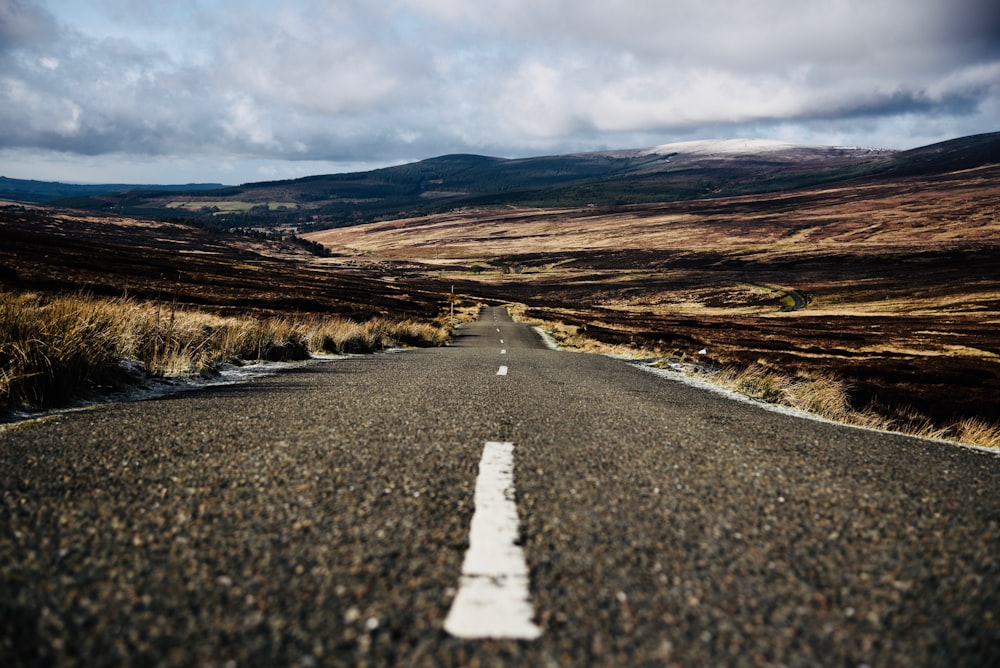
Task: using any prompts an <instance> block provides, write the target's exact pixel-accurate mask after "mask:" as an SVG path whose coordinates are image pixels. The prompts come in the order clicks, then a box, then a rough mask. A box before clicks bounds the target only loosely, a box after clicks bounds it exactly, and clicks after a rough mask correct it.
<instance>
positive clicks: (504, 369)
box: [497, 365, 507, 376]
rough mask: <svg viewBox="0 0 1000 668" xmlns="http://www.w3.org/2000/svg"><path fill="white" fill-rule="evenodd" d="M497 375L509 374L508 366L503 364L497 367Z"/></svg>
mask: <svg viewBox="0 0 1000 668" xmlns="http://www.w3.org/2000/svg"><path fill="white" fill-rule="evenodd" d="M497 375H498V376H506V375H507V367H505V366H503V365H501V366H500V368H499V369H497Z"/></svg>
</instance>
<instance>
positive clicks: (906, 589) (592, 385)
mask: <svg viewBox="0 0 1000 668" xmlns="http://www.w3.org/2000/svg"><path fill="white" fill-rule="evenodd" d="M502 369H503V370H505V371H506V373H505V374H503V375H502V373H501V371H502ZM487 444H494V445H492V446H489V447H488V446H487ZM508 446H509V447H508ZM491 448H492V450H491ZM487 450H490V451H491V452H493V455H489V453H488V452H487ZM506 451H509V452H511V453H512V457H513V472H512V479H510V480H508V481H507V482H503V480H504V478H503V475H504V474H503V466H504V465H503V464H502V463H500V464H497V465H496V466H495V467H494V468H495V469H496V470H497V471H500V473H497V474H496V475H497V476H498V477H497V478H496V479H495V480H493V482H492V483H491V482H490V480H488V478H489V475H488V474H487V473H485V471H486V469H487V468H488V466H487V464H486V459H488V457H489V456H497V457H500V456H502V455H503V452H506ZM487 455H488V456H487ZM481 460H482V461H483V462H484V463H483V467H482V468H483V471H484V472H483V473H482V474H481V471H480V468H481V467H480V462H481ZM490 466H493V465H490ZM508 469H509V467H508ZM491 470H492V469H491ZM0 476H2V477H0V484H2V503H3V514H2V519H0V525H2V531H0V665H4V666H17V665H53V664H54V665H79V666H100V665H122V664H132V665H176V666H191V665H206V666H222V665H239V666H242V665H299V666H311V665H403V666H408V665H415V666H437V665H539V666H545V665H608V666H612V665H640V664H645V665H681V666H702V665H734V666H741V665H746V666H755V665H836V666H841V665H850V666H859V665H871V666H883V665H949V666H985V665H998V664H1000V620H998V615H1000V493H998V492H1000V457H998V456H997V455H994V454H990V453H983V452H980V451H976V450H971V449H966V448H961V447H957V446H953V445H946V444H941V443H935V442H929V441H921V440H917V439H912V438H906V437H902V436H896V435H886V434H880V433H876V432H872V431H865V430H859V429H851V428H845V427H839V426H835V425H831V424H826V423H821V422H815V421H810V420H803V419H799V418H793V417H789V416H785V415H780V414H776V413H772V412H768V411H764V410H761V409H759V408H758V407H755V406H753V405H748V404H744V403H740V402H733V401H730V400H726V399H725V398H723V397H720V396H717V395H715V394H711V393H706V392H705V391H703V390H699V389H696V388H691V387H688V386H686V385H683V384H679V383H674V382H670V381H667V380H665V379H662V378H659V377H657V376H654V375H652V374H648V373H646V372H644V371H642V370H640V369H637V368H635V367H633V366H630V365H628V364H626V363H624V362H621V361H618V360H613V359H610V358H607V357H602V356H595V355H583V354H577V353H567V352H556V351H552V350H548V349H546V348H544V347H543V346H542V345H541V343H540V342H539V340H538V338H537V336H536V335H535V334H534V333H533V332H532V331H531V330H530V329H529V328H527V327H525V326H523V325H519V324H515V323H512V322H511V321H510V319H509V318H508V317H507V315H506V313H505V312H503V311H500V310H486V311H484V314H483V316H482V317H481V318H480V320H479V321H477V322H476V323H472V324H470V325H468V326H466V327H465V328H464V329H462V330H460V335H459V336H458V337H457V339H456V341H455V345H453V346H450V347H447V348H441V349H431V350H417V351H407V352H402V353H397V354H380V355H374V356H366V357H355V358H351V359H348V360H344V361H337V362H330V363H322V364H315V365H310V366H307V367H304V368H301V369H297V370H293V371H289V372H286V373H282V374H279V375H276V376H273V377H269V378H263V379H259V380H257V381H254V382H249V383H246V384H242V385H236V386H226V387H219V388H214V389H209V390H205V391H200V392H194V393H186V394H180V395H174V396H171V397H166V398H162V399H157V400H149V401H143V402H135V403H124V404H117V405H111V406H105V407H101V408H98V409H95V410H89V411H83V412H78V413H73V414H66V415H63V416H61V417H58V418H57V419H53V420H50V421H48V422H44V423H41V424H33V425H28V426H24V427H20V428H17V429H8V430H5V431H3V432H0ZM490 484H495V485H500V487H499V488H497V489H500V491H499V492H497V491H496V490H494V491H493V492H489V491H487V492H483V491H482V488H481V487H480V485H484V486H486V487H489V485H490ZM510 485H513V487H510ZM480 494H493V497H491V498H495V499H496V501H497V503H498V504H502V503H504V502H505V501H509V502H510V503H511V504H513V505H512V506H511V507H516V512H515V513H514V515H515V517H514V518H513V525H512V526H513V527H514V528H513V529H512V531H513V532H514V533H513V535H514V536H516V537H515V538H510V537H508V538H506V539H504V538H502V537H501V539H500V540H501V541H503V540H506V541H507V542H508V544H507V546H506V547H505V548H502V549H501V548H496V549H497V551H504V553H505V554H507V553H509V556H510V557H511V559H510V560H509V562H505V563H509V564H513V565H505V566H498V567H497V568H498V569H500V570H501V571H503V569H508V570H506V571H503V572H499V573H496V574H494V575H493V576H490V577H491V579H492V580H493V581H495V582H494V583H495V584H496V583H503V582H510V583H514V584H515V585H516V583H517V577H516V572H515V571H516V570H517V568H518V566H517V563H518V559H520V560H521V561H520V563H521V564H523V567H524V568H526V571H527V580H526V584H527V586H526V587H525V588H524V589H523V590H520V593H519V594H518V593H516V592H515V594H514V598H518V597H520V603H521V604H523V606H526V609H527V611H528V612H527V615H528V618H527V619H523V620H519V621H518V622H517V623H516V624H514V625H513V627H514V628H515V629H520V630H521V631H524V630H525V629H527V633H525V634H524V635H522V636H517V633H518V631H514V632H513V633H512V635H513V636H514V637H501V638H495V637H476V635H477V633H478V632H477V630H476V629H477V628H479V627H480V626H481V627H482V635H485V636H489V635H491V634H493V635H497V634H499V635H503V633H502V632H500V631H496V630H495V629H493V627H491V626H490V625H491V623H492V622H490V620H489V614H488V611H487V612H485V613H484V615H483V618H482V620H479V619H478V618H475V619H472V621H469V617H468V615H471V614H473V613H466V612H463V611H461V610H460V611H459V612H458V613H456V616H458V617H461V618H462V620H463V622H468V623H466V624H464V626H463V628H465V629H466V634H465V635H463V634H462V633H459V632H457V631H455V628H456V627H452V626H448V627H447V628H448V629H451V631H449V630H446V625H445V620H446V619H447V618H448V615H449V611H450V610H451V608H452V605H453V603H456V600H457V598H459V596H458V594H459V591H460V590H461V589H462V588H464V587H466V586H468V585H469V584H470V582H475V581H476V580H475V578H476V577H477V575H476V573H475V572H474V571H475V566H474V564H473V562H475V561H476V558H474V557H472V556H470V557H469V559H468V561H467V560H466V555H467V553H468V554H469V555H471V554H473V553H474V552H476V551H477V550H478V551H479V553H480V554H482V552H483V550H484V548H483V547H479V548H473V547H472V546H471V545H470V543H473V542H475V541H476V540H478V539H475V538H474V539H473V540H470V525H471V523H472V521H473V514H474V512H476V513H477V514H478V512H479V511H480V510H481V509H480V508H475V507H474V503H473V500H474V498H479V499H483V498H485V497H483V496H478V495H480ZM479 505H480V506H481V507H482V509H483V510H482V511H483V513H486V512H487V510H486V509H487V506H488V505H489V504H487V503H486V502H485V501H481V502H480V504H479ZM501 515H502V509H501ZM477 521H480V522H491V521H496V520H495V519H492V520H491V519H490V518H488V517H483V516H480V517H479V518H477ZM509 528H510V527H508V529H509ZM490 531H491V530H487V531H486V533H487V534H488V533H490ZM480 533H482V532H481V531H480ZM494 533H497V534H499V535H501V536H503V535H506V534H504V533H503V531H501V530H500V529H498V530H497V531H496V532H494ZM510 543H516V545H512V544H510ZM491 549H492V548H486V549H485V551H486V552H490V550H491ZM463 568H465V569H466V570H464V571H463ZM469 569H471V571H470V570H469ZM463 597H464V595H463ZM456 605H457V603H456ZM512 614H516V613H512ZM470 628H471V630H470ZM491 629H493V630H491ZM532 629H534V630H535V633H532Z"/></svg>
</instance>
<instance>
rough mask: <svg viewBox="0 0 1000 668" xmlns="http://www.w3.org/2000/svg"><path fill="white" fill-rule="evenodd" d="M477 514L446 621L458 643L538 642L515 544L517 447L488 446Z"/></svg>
mask: <svg viewBox="0 0 1000 668" xmlns="http://www.w3.org/2000/svg"><path fill="white" fill-rule="evenodd" d="M475 504H476V509H475V512H473V514H472V524H471V526H470V528H469V549H468V550H467V551H466V553H465V561H464V562H463V563H462V576H461V578H460V580H459V585H458V593H457V594H456V595H455V600H454V601H452V604H451V610H449V611H448V616H447V617H446V618H445V620H444V630H445V631H447V632H448V633H450V634H451V635H453V636H455V637H456V638H470V639H471V638H512V639H518V640H534V639H536V638H538V637H539V636H540V635H541V634H542V630H541V629H540V628H539V627H538V626H536V625H535V623H534V622H532V621H531V618H532V616H533V615H534V611H533V610H532V606H531V595H530V593H529V591H528V564H527V562H526V561H525V559H524V551H523V550H522V549H521V546H520V545H518V544H517V537H518V520H517V505H516V503H515V501H514V444H513V443H507V442H504V443H500V442H496V441H489V442H487V443H486V447H485V448H484V449H483V457H482V459H481V460H480V461H479V477H478V478H476V494H475Z"/></svg>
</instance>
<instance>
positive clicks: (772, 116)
mask: <svg viewBox="0 0 1000 668" xmlns="http://www.w3.org/2000/svg"><path fill="white" fill-rule="evenodd" d="M997 130H1000V5H998V3H996V2H995V0H809V1H803V0H616V1H614V2H612V1H611V0H169V1H166V0H0V175H3V176H8V177H12V178H33V179H43V180H62V181H77V182H125V183H154V182H156V183H188V182H205V181H207V182H222V183H242V182H247V181H259V180H265V179H274V178H293V177H296V176H303V175H308V174H317V173H329V172H338V171H352V170H356V169H369V168H373V167H377V166H384V165H389V164H398V163H401V162H408V161H412V160H419V159H422V158H427V157H432V156H435V155H442V154H445V153H456V152H467V153H480V154H487V155H497V156H507V157H517V156H527V155H543V154H551V153H569V152H578V151H590V150H603V149H614V148H638V147H646V146H655V145H658V144H664V143H668V142H674V141H684V140H689V139H704V138H735V137H759V138H771V139H781V140H786V141H793V142H798V143H807V144H826V145H851V146H876V147H887V148H912V147H915V146H921V145H924V144H928V143H932V142H935V141H941V140H944V139H950V138H954V137H958V136H963V135H969V134H975V133H979V132H992V131H997Z"/></svg>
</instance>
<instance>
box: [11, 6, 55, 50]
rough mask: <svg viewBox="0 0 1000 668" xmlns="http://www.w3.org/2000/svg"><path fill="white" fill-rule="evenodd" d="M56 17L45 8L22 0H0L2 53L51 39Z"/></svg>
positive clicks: (53, 33) (53, 34)
mask: <svg viewBox="0 0 1000 668" xmlns="http://www.w3.org/2000/svg"><path fill="white" fill-rule="evenodd" d="M55 34H56V24H55V19H54V18H53V17H52V15H51V14H50V13H48V12H47V11H45V10H44V9H42V8H40V7H37V6H35V5H33V4H29V3H27V2H22V1H21V0H0V53H3V52H4V51H7V50H8V49H12V48H18V47H24V46H30V45H33V44H36V43H38V42H45V41H49V40H51V39H52V38H53V37H54V36H55Z"/></svg>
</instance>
